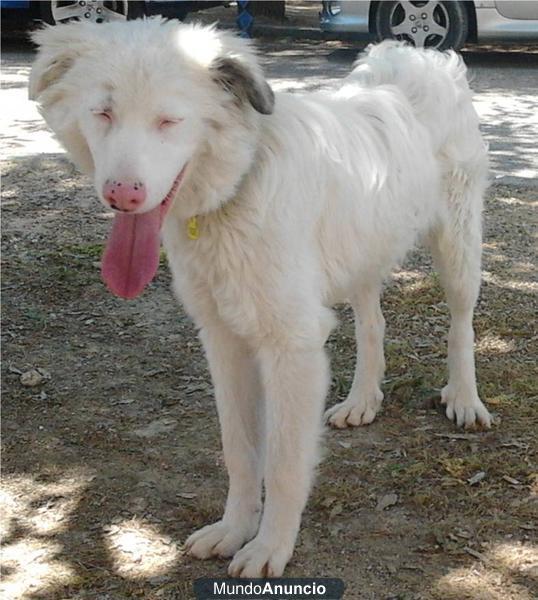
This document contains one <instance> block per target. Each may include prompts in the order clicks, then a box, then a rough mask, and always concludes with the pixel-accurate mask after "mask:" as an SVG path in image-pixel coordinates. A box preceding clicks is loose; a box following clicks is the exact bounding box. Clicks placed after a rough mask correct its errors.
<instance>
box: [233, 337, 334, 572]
mask: <svg viewBox="0 0 538 600" xmlns="http://www.w3.org/2000/svg"><path fill="white" fill-rule="evenodd" d="M259 358H260V367H261V373H262V382H263V385H264V391H265V417H266V423H265V425H266V427H265V434H266V452H265V465H264V477H265V507H264V511H263V517H262V521H261V524H260V529H259V531H258V535H257V536H256V537H255V538H254V539H253V540H252V541H251V542H249V543H248V544H247V545H246V546H245V547H244V548H243V549H242V550H240V551H239V552H238V553H237V554H236V555H235V556H234V558H233V560H232V562H231V564H230V567H229V573H230V575H232V576H236V577H265V576H267V577H278V576H280V575H282V572H283V571H284V567H285V566H286V563H287V562H288V560H289V559H290V557H291V555H292V553H293V548H294V545H295V540H296V537H297V533H298V531H299V525H300V520H301V513H302V511H303V508H304V506H305V504H306V500H307V497H308V493H309V491H310V486H311V482H312V475H313V471H314V467H315V465H316V463H317V458H318V457H317V446H318V438H319V436H320V431H321V422H322V409H323V402H324V399H325V395H326V392H327V387H328V382H329V369H328V361H327V357H326V356H325V351H324V350H323V348H322V347H320V348H318V349H309V350H305V349H295V350H281V349H278V348H274V347H271V348H263V349H262V350H261V351H260V353H259Z"/></svg>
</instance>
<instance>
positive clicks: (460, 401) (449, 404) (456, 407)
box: [441, 385, 491, 429]
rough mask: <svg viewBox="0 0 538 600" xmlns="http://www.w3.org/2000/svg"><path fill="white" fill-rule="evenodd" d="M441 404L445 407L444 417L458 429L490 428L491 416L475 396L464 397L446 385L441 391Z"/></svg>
mask: <svg viewBox="0 0 538 600" xmlns="http://www.w3.org/2000/svg"><path fill="white" fill-rule="evenodd" d="M441 403H442V404H445V405H446V416H447V417H448V418H449V419H450V420H451V421H454V422H455V423H456V425H457V426H458V427H465V429H475V428H477V427H481V428H483V429H489V428H490V427H491V415H490V414H489V412H488V409H487V408H486V407H485V406H484V405H483V404H482V401H481V400H480V398H479V397H478V396H477V395H476V394H472V395H471V397H465V395H460V394H458V393H457V392H456V391H455V390H454V388H452V387H450V385H447V386H445V387H444V388H443V390H442V391H441Z"/></svg>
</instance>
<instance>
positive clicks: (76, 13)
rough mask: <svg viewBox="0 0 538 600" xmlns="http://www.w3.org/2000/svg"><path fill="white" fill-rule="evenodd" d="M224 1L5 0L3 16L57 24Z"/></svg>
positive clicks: (184, 10)
mask: <svg viewBox="0 0 538 600" xmlns="http://www.w3.org/2000/svg"><path fill="white" fill-rule="evenodd" d="M219 4H224V2H212V1H209V2H185V1H181V0H169V1H155V2H152V1H151V0H147V1H134V0H129V1H123V2H98V1H92V0H80V2H72V1H64V2H61V1H60V2H57V1H53V2H23V1H20V2H19V1H10V0H7V1H5V0H2V1H1V2H0V5H1V7H2V17H8V18H9V17H11V18H15V19H17V20H18V21H19V22H20V21H25V20H26V21H31V20H42V21H45V22H46V23H50V24H52V25H55V24H56V23H64V22H66V21H70V20H72V19H78V20H81V21H83V20H87V21H94V22H96V23H104V22H106V21H113V20H118V19H119V20H124V19H136V18H137V17H141V16H143V15H156V14H162V15H164V16H166V17H171V18H177V19H184V18H185V17H186V16H187V14H188V13H190V12H195V11H198V10H203V9H205V8H211V7H213V6H218V5H219Z"/></svg>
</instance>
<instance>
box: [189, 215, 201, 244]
mask: <svg viewBox="0 0 538 600" xmlns="http://www.w3.org/2000/svg"><path fill="white" fill-rule="evenodd" d="M187 235H188V236H189V239H190V240H197V239H198V238H199V237H200V228H199V227H198V217H197V216H196V215H195V216H194V217H191V218H190V219H189V220H188V221H187Z"/></svg>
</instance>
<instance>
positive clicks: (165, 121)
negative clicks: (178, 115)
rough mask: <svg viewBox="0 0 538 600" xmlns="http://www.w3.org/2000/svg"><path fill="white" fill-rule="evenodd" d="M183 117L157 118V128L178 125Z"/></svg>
mask: <svg viewBox="0 0 538 600" xmlns="http://www.w3.org/2000/svg"><path fill="white" fill-rule="evenodd" d="M182 121H183V119H172V118H170V117H163V118H161V119H159V129H169V128H170V127H173V126H174V125H179V124H180V123H181V122H182Z"/></svg>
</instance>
